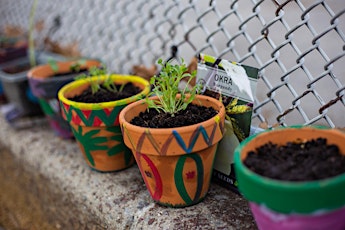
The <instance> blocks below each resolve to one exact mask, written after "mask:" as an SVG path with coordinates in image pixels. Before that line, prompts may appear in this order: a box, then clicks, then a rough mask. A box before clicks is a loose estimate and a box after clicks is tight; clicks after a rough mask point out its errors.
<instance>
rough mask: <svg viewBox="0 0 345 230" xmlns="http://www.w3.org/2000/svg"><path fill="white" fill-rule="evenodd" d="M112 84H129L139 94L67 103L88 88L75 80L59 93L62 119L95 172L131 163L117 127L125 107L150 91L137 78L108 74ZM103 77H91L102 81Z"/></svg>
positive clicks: (85, 83)
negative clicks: (137, 88)
mask: <svg viewBox="0 0 345 230" xmlns="http://www.w3.org/2000/svg"><path fill="white" fill-rule="evenodd" d="M110 77H111V79H112V80H113V81H114V83H115V84H125V83H127V82H132V83H133V84H134V85H135V86H137V87H139V88H140V89H141V92H140V93H139V94H137V95H134V96H132V97H129V98H125V99H122V100H118V101H111V102H103V103H80V102H75V101H71V100H69V98H72V97H74V96H75V95H79V94H81V93H82V92H83V91H84V90H85V89H87V88H88V87H89V85H90V83H89V81H88V80H77V81H73V82H71V83H69V84H67V85H65V86H64V87H63V88H61V90H60V91H59V93H58V97H59V101H60V106H61V110H62V116H63V117H64V119H66V120H67V121H68V122H69V124H70V125H71V127H72V131H73V134H74V136H75V138H76V140H77V142H78V144H79V146H80V149H81V151H82V152H83V154H84V157H85V159H86V162H87V163H88V165H89V166H90V167H91V168H93V169H95V170H98V171H102V172H110V171H118V170H122V169H125V168H127V167H129V166H131V165H133V164H134V158H133V156H132V154H131V152H130V150H129V149H128V148H127V147H126V146H125V145H124V143H123V138H122V133H121V129H120V126H119V117H118V116H119V113H120V111H121V110H122V109H123V108H124V107H125V106H126V105H128V104H130V103H132V102H134V101H137V100H139V99H141V98H143V97H145V96H146V95H147V94H148V93H149V91H150V84H149V82H148V81H146V80H144V79H143V78H141V77H137V76H127V75H111V76H110ZM104 79H105V76H96V77H92V78H91V81H99V80H100V81H103V80H104Z"/></svg>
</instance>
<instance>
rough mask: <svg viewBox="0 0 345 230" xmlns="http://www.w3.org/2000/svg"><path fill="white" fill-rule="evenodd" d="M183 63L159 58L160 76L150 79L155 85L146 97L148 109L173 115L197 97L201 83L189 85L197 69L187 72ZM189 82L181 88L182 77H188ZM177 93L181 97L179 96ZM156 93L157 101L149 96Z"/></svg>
mask: <svg viewBox="0 0 345 230" xmlns="http://www.w3.org/2000/svg"><path fill="white" fill-rule="evenodd" d="M181 60H182V61H181V64H175V65H174V64H172V63H171V62H166V63H163V60H162V59H159V60H158V64H159V65H161V66H162V70H161V71H160V73H159V76H157V75H155V76H153V77H152V78H151V79H150V83H151V85H152V86H153V89H152V91H151V92H150V93H149V94H148V96H147V97H146V103H147V104H148V109H150V108H153V109H156V110H157V111H159V112H165V113H169V114H171V116H172V117H173V116H174V115H175V114H176V113H177V112H179V111H181V110H185V109H186V108H187V106H188V105H189V104H190V103H191V102H192V101H193V100H194V99H195V96H196V95H197V93H198V91H199V89H200V88H201V87H200V85H199V84H197V85H195V86H193V87H191V88H190V87H189V85H190V84H189V83H190V82H191V80H192V79H193V78H195V77H196V71H193V72H192V73H188V72H187V67H186V65H185V64H184V60H183V59H181ZM187 78H188V81H187V84H186V85H185V87H184V88H183V89H182V90H180V89H179V83H180V82H181V80H182V79H187ZM177 94H180V95H181V97H179V98H177ZM153 95H156V96H157V97H158V100H157V101H153V100H151V99H150V98H149V97H150V96H153Z"/></svg>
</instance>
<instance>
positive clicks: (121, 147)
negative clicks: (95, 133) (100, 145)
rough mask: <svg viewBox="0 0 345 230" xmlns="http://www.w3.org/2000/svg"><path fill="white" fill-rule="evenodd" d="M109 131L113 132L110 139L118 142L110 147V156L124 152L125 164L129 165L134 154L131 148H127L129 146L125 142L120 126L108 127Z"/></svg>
mask: <svg viewBox="0 0 345 230" xmlns="http://www.w3.org/2000/svg"><path fill="white" fill-rule="evenodd" d="M107 131H108V132H112V133H113V135H112V136H111V137H110V140H113V141H116V142H117V144H116V145H114V146H112V147H111V148H109V150H108V152H107V154H108V156H114V155H116V154H119V153H122V152H124V157H125V164H126V165H129V164H130V162H131V159H132V157H133V155H132V152H131V150H130V149H129V148H127V146H126V145H125V143H124V142H123V137H122V133H121V128H120V126H113V127H108V128H107Z"/></svg>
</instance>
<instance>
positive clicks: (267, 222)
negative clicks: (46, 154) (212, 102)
mask: <svg viewBox="0 0 345 230" xmlns="http://www.w3.org/2000/svg"><path fill="white" fill-rule="evenodd" d="M319 137H322V138H326V139H327V143H328V144H336V145H337V146H338V147H339V149H340V152H341V153H342V154H345V133H343V132H341V131H339V130H335V129H326V128H322V127H303V126H302V127H288V128H280V129H276V130H273V131H267V132H263V133H259V134H257V135H254V136H251V137H250V138H248V139H246V140H245V141H243V142H242V143H241V144H240V145H239V146H238V147H237V148H236V150H235V171H236V176H237V180H238V187H239V190H240V192H241V193H242V194H243V195H244V197H245V198H246V199H247V200H248V201H249V204H250V207H251V210H252V213H253V215H254V218H255V220H256V223H257V225H258V227H259V229H269V230H273V229H279V230H287V229H289V230H296V229H299V230H302V229H320V230H321V229H332V230H340V229H345V196H344V194H345V174H341V175H338V176H335V177H331V178H327V179H323V180H316V181H307V182H291V181H290V182H288V181H281V180H274V179H270V178H267V177H263V176H260V175H258V174H256V173H254V172H253V171H251V170H250V169H249V168H247V167H246V166H245V165H244V164H243V160H244V159H245V158H246V157H247V153H248V152H249V151H251V150H255V149H256V148H258V147H259V146H262V145H263V144H265V143H267V142H269V141H271V142H272V143H273V144H278V145H285V144H286V143H287V142H290V141H296V140H297V139H301V140H311V139H316V138H319ZM306 170H308V169H306Z"/></svg>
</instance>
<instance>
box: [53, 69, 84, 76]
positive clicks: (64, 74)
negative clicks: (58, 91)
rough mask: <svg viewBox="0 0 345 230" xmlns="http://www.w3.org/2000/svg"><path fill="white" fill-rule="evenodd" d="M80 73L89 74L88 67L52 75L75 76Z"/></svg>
mask: <svg viewBox="0 0 345 230" xmlns="http://www.w3.org/2000/svg"><path fill="white" fill-rule="evenodd" d="M79 74H86V75H88V70H87V69H81V70H79V71H70V72H67V73H57V74H54V75H53V76H52V77H61V76H63V77H67V76H69V77H74V76H78V75H79Z"/></svg>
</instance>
